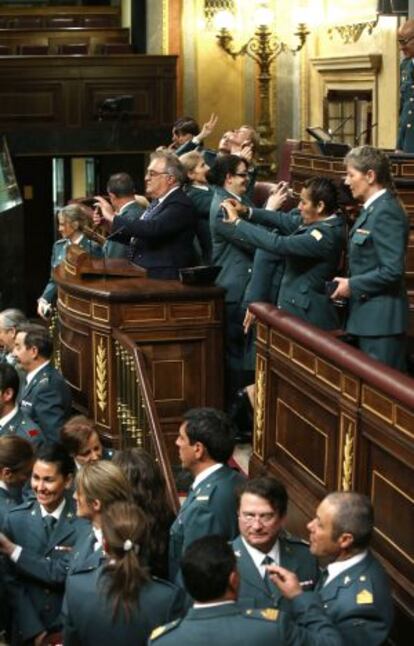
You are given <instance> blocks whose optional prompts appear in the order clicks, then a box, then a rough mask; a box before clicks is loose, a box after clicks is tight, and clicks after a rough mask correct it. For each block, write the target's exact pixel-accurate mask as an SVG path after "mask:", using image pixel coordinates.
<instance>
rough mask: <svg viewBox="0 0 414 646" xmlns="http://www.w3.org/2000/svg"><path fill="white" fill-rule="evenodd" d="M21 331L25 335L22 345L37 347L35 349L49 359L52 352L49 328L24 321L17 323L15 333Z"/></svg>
mask: <svg viewBox="0 0 414 646" xmlns="http://www.w3.org/2000/svg"><path fill="white" fill-rule="evenodd" d="M19 332H23V333H24V334H25V335H26V336H25V339H24V345H25V346H26V348H37V351H38V353H39V355H40V356H41V357H43V358H44V359H50V358H51V356H52V354H53V341H52V338H51V336H50V334H49V330H48V329H47V328H45V327H43V325H39V324H38V323H26V324H24V325H19V327H18V329H17V334H18V333H19Z"/></svg>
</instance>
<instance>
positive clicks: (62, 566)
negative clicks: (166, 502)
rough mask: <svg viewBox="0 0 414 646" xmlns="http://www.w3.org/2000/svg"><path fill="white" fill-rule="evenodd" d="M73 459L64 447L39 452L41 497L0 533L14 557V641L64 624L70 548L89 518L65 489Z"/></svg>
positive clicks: (35, 480) (36, 474) (36, 481)
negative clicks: (80, 515)
mask: <svg viewBox="0 0 414 646" xmlns="http://www.w3.org/2000/svg"><path fill="white" fill-rule="evenodd" d="M73 469H74V464H73V461H72V459H71V458H70V457H69V456H68V454H67V453H66V451H64V449H63V447H62V446H61V445H58V444H53V445H50V444H48V445H46V446H44V447H42V448H41V449H40V450H39V451H38V453H37V458H36V462H35V464H34V467H33V472H32V479H31V485H32V489H33V491H34V494H35V496H36V499H30V500H29V501H27V502H24V503H23V504H22V505H20V506H19V507H16V508H14V509H12V510H11V511H10V512H9V514H8V516H7V519H6V522H5V526H4V534H0V552H1V553H3V554H5V555H6V556H7V557H8V559H9V561H8V562H9V565H10V572H9V578H8V585H9V589H10V594H11V603H12V606H13V611H14V616H13V622H14V633H13V643H16V644H21V643H23V642H26V640H34V639H35V638H36V639H37V640H38V643H41V638H42V637H45V636H46V634H47V633H51V632H56V631H57V630H59V629H60V628H61V617H60V611H61V606H62V599H63V592H64V584H65V580H66V576H67V573H68V569H69V561H70V554H71V551H72V548H73V546H74V544H75V542H76V538H77V532H78V530H79V528H80V526H81V525H82V524H83V522H84V521H82V520H81V519H77V518H76V512H75V509H74V501H73V498H72V497H71V496H69V497H67V496H66V495H65V494H66V492H67V490H68V488H69V487H70V484H71V478H72V472H73Z"/></svg>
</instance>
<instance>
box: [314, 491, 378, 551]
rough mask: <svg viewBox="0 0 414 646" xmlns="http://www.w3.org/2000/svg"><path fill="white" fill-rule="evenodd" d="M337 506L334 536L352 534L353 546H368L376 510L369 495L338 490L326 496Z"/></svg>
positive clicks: (334, 518)
mask: <svg viewBox="0 0 414 646" xmlns="http://www.w3.org/2000/svg"><path fill="white" fill-rule="evenodd" d="M325 500H326V502H328V504H330V505H332V506H333V507H334V508H335V512H334V516H333V519H332V538H333V540H334V541H336V540H337V539H338V538H339V537H340V536H341V534H344V533H349V534H352V536H353V538H354V541H353V543H352V547H357V548H359V549H364V548H366V547H368V545H369V543H370V540H371V536H372V531H373V529H374V510H373V507H372V503H371V501H370V499H369V498H368V496H365V495H363V494H361V493H357V492H356V491H336V492H334V493H330V494H328V495H327V496H326V498H325Z"/></svg>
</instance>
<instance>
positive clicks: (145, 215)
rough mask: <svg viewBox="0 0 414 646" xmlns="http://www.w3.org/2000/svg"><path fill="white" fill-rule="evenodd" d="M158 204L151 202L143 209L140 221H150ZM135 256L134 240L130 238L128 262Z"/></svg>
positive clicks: (157, 202)
mask: <svg viewBox="0 0 414 646" xmlns="http://www.w3.org/2000/svg"><path fill="white" fill-rule="evenodd" d="M158 204H159V200H152V202H151V204H150V205H149V206H148V207H147V208H146V209H145V211H144V212H143V213H142V214H141V216H140V218H139V219H140V220H150V219H151V217H152V212H153V211H154V210H155V209H156V207H157V206H158ZM134 256H135V238H131V240H130V243H129V248H128V254H127V257H128V260H129V261H130V262H133V260H134Z"/></svg>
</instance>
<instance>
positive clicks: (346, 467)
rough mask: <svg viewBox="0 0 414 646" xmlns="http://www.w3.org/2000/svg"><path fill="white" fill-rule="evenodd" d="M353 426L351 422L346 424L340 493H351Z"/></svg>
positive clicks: (353, 452)
mask: <svg viewBox="0 0 414 646" xmlns="http://www.w3.org/2000/svg"><path fill="white" fill-rule="evenodd" d="M354 440H355V425H354V424H353V422H351V421H349V422H348V429H347V431H346V434H345V441H344V445H343V460H342V482H341V488H342V491H351V489H352V481H353V474H354V455H355V450H354V449H355V447H354Z"/></svg>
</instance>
